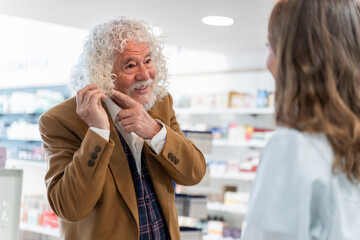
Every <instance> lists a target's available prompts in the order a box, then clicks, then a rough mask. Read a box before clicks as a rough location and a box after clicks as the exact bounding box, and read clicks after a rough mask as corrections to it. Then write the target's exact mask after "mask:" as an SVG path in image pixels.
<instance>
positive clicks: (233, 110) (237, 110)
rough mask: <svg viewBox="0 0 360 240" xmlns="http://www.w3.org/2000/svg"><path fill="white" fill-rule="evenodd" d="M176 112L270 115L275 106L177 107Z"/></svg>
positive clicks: (182, 113)
mask: <svg viewBox="0 0 360 240" xmlns="http://www.w3.org/2000/svg"><path fill="white" fill-rule="evenodd" d="M175 113H176V114H179V115H225V114H226V115H228V114H231V115H269V114H273V113H274V108H272V107H265V108H224V109H202V108H198V109H197V108H176V109H175Z"/></svg>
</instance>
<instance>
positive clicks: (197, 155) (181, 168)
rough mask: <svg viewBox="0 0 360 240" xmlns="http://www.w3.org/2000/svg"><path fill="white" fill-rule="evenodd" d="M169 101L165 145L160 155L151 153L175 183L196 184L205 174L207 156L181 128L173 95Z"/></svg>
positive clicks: (169, 97) (169, 96)
mask: <svg viewBox="0 0 360 240" xmlns="http://www.w3.org/2000/svg"><path fill="white" fill-rule="evenodd" d="M168 102H169V104H168V105H167V107H168V109H166V111H167V112H168V113H169V121H168V122H166V123H165V124H166V131H167V135H166V141H165V145H164V148H163V150H162V151H161V152H160V153H159V154H158V155H156V154H154V153H153V152H151V154H152V155H153V157H154V158H156V159H157V160H158V161H159V162H160V163H161V164H162V166H163V167H164V168H165V169H166V171H167V172H168V174H169V176H170V178H171V179H172V180H173V181H174V182H175V183H177V184H181V185H184V186H190V185H195V184H197V183H199V182H200V181H201V179H202V178H203V177H204V175H205V172H206V162H205V158H204V156H203V154H202V153H201V151H200V150H199V149H198V148H197V147H196V146H195V144H194V143H193V142H191V141H190V140H189V139H187V138H186V137H185V136H184V134H183V133H182V131H181V130H180V127H179V123H178V122H177V120H176V116H175V111H174V109H173V107H172V105H173V101H172V97H171V95H168Z"/></svg>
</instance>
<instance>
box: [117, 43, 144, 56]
mask: <svg viewBox="0 0 360 240" xmlns="http://www.w3.org/2000/svg"><path fill="white" fill-rule="evenodd" d="M149 52H150V47H149V44H148V43H137V42H135V43H134V42H131V41H130V42H127V45H126V47H125V49H124V51H123V52H122V53H121V55H122V56H125V55H131V54H148V53H149Z"/></svg>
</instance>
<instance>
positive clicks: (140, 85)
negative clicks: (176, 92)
mask: <svg viewBox="0 0 360 240" xmlns="http://www.w3.org/2000/svg"><path fill="white" fill-rule="evenodd" d="M151 85H153V88H152V91H151V97H150V99H149V100H148V101H147V102H144V103H143V106H144V108H145V110H146V111H149V110H150V109H151V108H152V107H153V106H154V104H155V103H156V101H157V98H158V97H159V96H160V87H159V86H158V85H157V84H154V80H153V79H149V80H147V81H142V82H136V83H134V84H133V85H132V86H131V87H129V89H128V96H130V95H131V93H132V92H133V91H134V90H135V89H136V88H144V87H147V86H151Z"/></svg>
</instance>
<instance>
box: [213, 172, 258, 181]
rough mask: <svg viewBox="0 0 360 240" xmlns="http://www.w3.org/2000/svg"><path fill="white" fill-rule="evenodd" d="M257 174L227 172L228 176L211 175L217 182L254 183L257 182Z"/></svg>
mask: <svg viewBox="0 0 360 240" xmlns="http://www.w3.org/2000/svg"><path fill="white" fill-rule="evenodd" d="M255 177H256V172H226V174H219V175H214V174H212V175H211V178H212V179H214V180H216V181H246V182H252V181H254V180H255Z"/></svg>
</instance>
